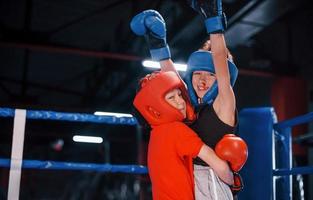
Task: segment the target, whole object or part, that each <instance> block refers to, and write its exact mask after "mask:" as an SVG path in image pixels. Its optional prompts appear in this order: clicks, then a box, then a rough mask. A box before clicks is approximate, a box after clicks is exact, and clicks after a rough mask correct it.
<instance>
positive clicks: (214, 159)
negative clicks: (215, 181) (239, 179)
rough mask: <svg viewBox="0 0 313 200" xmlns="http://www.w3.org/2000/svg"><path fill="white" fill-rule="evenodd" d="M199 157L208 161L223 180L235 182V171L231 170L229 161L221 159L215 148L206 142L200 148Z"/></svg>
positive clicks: (229, 182) (228, 182) (229, 183)
mask: <svg viewBox="0 0 313 200" xmlns="http://www.w3.org/2000/svg"><path fill="white" fill-rule="evenodd" d="M198 157H199V158H201V159H202V160H203V161H204V162H206V163H207V164H208V165H209V166H210V167H211V168H212V169H213V170H214V172H215V173H216V174H217V176H218V177H219V178H220V179H222V181H224V182H225V183H226V184H228V185H233V184H234V177H233V173H232V171H231V170H230V168H229V165H228V163H227V162H226V161H224V160H222V159H220V158H219V157H218V156H217V155H216V154H215V152H214V151H213V149H211V148H210V147H208V146H207V145H205V144H204V145H203V146H202V147H201V149H200V152H199V154H198Z"/></svg>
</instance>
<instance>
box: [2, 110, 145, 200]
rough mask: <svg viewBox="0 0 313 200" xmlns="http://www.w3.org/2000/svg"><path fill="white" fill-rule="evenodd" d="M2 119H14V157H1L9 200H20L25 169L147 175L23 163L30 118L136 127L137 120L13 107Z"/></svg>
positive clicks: (134, 169)
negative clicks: (7, 180)
mask: <svg viewBox="0 0 313 200" xmlns="http://www.w3.org/2000/svg"><path fill="white" fill-rule="evenodd" d="M0 117H14V127H13V140H12V150H11V158H10V159H6V158H0V167H9V168H10V172H9V187H8V193H7V199H10V200H15V199H16V200H17V199H19V191H20V181H21V171H22V168H25V169H38V170H88V171H98V172H107V173H131V174H147V168H146V167H145V166H141V165H112V164H96V163H76V162H57V161H40V160H23V147H24V135H25V125H26V119H33V120H56V121H70V122H89V123H90V122H91V123H106V124H114V125H129V126H136V125H137V120H136V119H135V118H133V117H115V116H97V115H92V114H83V113H62V112H54V111H41V110H22V109H10V108H0Z"/></svg>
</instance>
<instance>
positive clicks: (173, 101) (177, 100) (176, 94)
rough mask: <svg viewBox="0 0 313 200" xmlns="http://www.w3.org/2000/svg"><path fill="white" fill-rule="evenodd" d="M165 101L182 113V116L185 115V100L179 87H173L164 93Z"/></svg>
mask: <svg viewBox="0 0 313 200" xmlns="http://www.w3.org/2000/svg"><path fill="white" fill-rule="evenodd" d="M165 101H166V102H167V103H169V104H170V105H171V106H173V107H174V108H176V109H178V110H179V111H180V112H181V113H182V114H183V116H184V118H185V117H186V102H185V100H184V99H183V97H182V94H181V91H180V90H179V89H173V90H170V91H169V92H168V93H166V95H165Z"/></svg>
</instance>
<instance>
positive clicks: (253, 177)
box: [239, 107, 313, 200]
mask: <svg viewBox="0 0 313 200" xmlns="http://www.w3.org/2000/svg"><path fill="white" fill-rule="evenodd" d="M312 121H313V113H309V114H306V115H303V116H299V117H296V118H293V119H290V120H285V121H282V122H279V123H278V122H277V117H276V114H275V112H274V109H273V108H270V107H266V108H249V109H243V110H242V111H241V112H240V114H239V135H240V137H242V138H243V139H244V140H245V141H246V142H247V144H248V149H249V158H248V160H247V163H246V164H245V166H244V167H243V169H242V171H241V175H242V178H243V179H244V183H245V188H244V190H243V191H242V192H241V193H240V194H239V199H240V200H241V199H244V200H248V199H257V200H258V199H260V200H265V199H266V200H267V199H273V200H275V199H276V200H291V199H293V191H292V175H300V174H313V166H305V167H293V166H292V158H293V156H292V135H291V130H292V127H294V126H296V125H300V124H305V123H308V122H312Z"/></svg>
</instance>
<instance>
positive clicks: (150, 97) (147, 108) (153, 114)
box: [133, 71, 195, 126]
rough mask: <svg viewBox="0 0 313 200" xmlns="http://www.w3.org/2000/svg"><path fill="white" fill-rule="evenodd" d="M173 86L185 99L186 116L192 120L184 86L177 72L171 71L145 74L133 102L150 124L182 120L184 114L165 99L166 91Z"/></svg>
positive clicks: (191, 111) (192, 113)
mask: <svg viewBox="0 0 313 200" xmlns="http://www.w3.org/2000/svg"><path fill="white" fill-rule="evenodd" d="M175 88H177V89H180V90H181V94H182V96H183V98H184V100H185V101H186V118H187V119H188V120H194V118H195V115H194V112H193V109H192V107H191V104H190V101H189V98H188V96H187V90H186V87H185V85H184V83H183V82H182V80H181V79H180V78H179V77H178V76H177V74H175V73H174V72H171V71H168V72H158V73H154V74H152V75H148V76H146V77H145V78H144V79H143V81H142V83H141V89H140V90H139V92H138V93H137V94H136V96H135V99H134V102H133V104H134V106H135V108H136V109H137V110H138V111H139V112H140V113H141V115H142V116H143V117H144V118H145V119H146V120H147V122H148V123H149V124H150V125H152V126H153V125H160V124H164V123H169V122H174V121H183V120H184V116H183V115H182V113H181V112H180V111H179V110H178V109H176V108H174V107H173V106H171V105H170V104H169V103H167V102H166V100H165V95H166V93H167V92H169V91H170V90H173V89H175Z"/></svg>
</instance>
